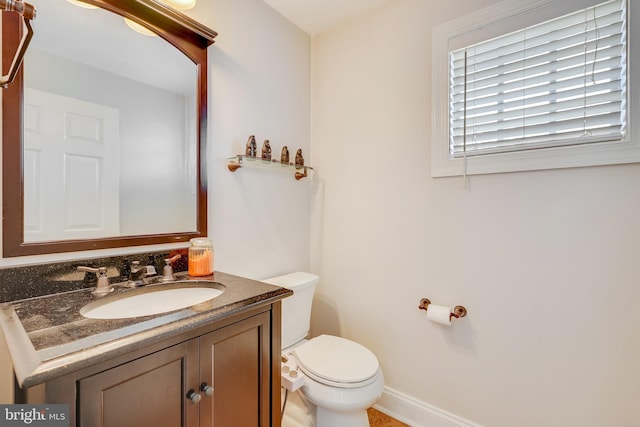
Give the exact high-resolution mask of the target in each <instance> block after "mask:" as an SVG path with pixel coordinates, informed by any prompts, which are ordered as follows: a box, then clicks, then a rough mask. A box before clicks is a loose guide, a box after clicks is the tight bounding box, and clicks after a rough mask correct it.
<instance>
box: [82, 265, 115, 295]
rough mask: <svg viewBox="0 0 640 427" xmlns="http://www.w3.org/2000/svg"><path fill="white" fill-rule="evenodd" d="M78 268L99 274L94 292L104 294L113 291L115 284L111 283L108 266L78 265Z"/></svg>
mask: <svg viewBox="0 0 640 427" xmlns="http://www.w3.org/2000/svg"><path fill="white" fill-rule="evenodd" d="M78 270H79V271H86V272H88V273H94V274H95V275H96V276H98V283H97V284H96V288H95V289H94V290H93V291H92V292H91V293H92V294H94V295H98V296H102V295H106V294H108V293H110V292H113V286H111V284H110V283H109V277H108V276H107V267H98V268H94V267H85V266H78Z"/></svg>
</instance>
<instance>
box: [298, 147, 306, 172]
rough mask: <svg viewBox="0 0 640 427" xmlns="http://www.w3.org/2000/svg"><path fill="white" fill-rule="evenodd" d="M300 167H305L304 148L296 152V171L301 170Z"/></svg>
mask: <svg viewBox="0 0 640 427" xmlns="http://www.w3.org/2000/svg"><path fill="white" fill-rule="evenodd" d="M298 166H304V157H302V148H298V151H296V169H300V168H299V167H298Z"/></svg>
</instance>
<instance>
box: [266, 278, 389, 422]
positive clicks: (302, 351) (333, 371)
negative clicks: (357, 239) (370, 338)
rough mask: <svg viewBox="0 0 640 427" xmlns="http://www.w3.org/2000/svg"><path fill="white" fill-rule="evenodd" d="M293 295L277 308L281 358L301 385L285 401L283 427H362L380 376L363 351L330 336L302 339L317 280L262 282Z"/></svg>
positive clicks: (377, 393) (374, 362)
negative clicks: (292, 366) (296, 373)
mask: <svg viewBox="0 0 640 427" xmlns="http://www.w3.org/2000/svg"><path fill="white" fill-rule="evenodd" d="M264 281H265V282H267V283H271V284H275V285H279V286H283V287H286V288H289V289H291V290H293V292H294V295H293V296H291V297H289V298H287V299H285V300H284V301H283V303H282V344H283V348H284V350H283V355H285V356H286V357H287V358H289V359H293V360H294V361H295V366H296V367H297V369H298V370H299V372H301V373H302V374H303V375H304V383H303V385H302V387H301V388H300V389H299V390H298V391H297V392H296V393H298V394H300V396H297V397H293V396H292V398H288V399H287V406H286V407H285V413H284V416H283V422H282V426H283V427H293V426H296V427H298V426H304V427H309V426H317V427H337V426H340V427H368V426H369V419H368V416H367V411H366V410H367V408H369V407H370V406H371V405H373V404H374V403H375V402H376V401H377V400H378V399H379V398H380V396H381V395H382V392H383V389H384V376H383V374H382V370H381V369H380V366H379V364H378V359H377V358H376V356H375V355H374V354H373V353H372V352H371V351H370V350H369V349H367V348H366V347H365V346H363V345H361V344H359V343H356V342H354V341H351V340H348V339H345V338H341V337H336V336H332V335H320V336H318V337H315V338H311V339H306V337H307V335H308V333H309V325H310V318H311V302H312V299H313V293H314V291H315V287H316V285H317V283H318V276H315V275H313V274H309V273H302V272H297V273H291V274H287V275H284V276H278V277H273V278H271V279H267V280H264Z"/></svg>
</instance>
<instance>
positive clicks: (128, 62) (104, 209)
mask: <svg viewBox="0 0 640 427" xmlns="http://www.w3.org/2000/svg"><path fill="white" fill-rule="evenodd" d="M33 5H34V6H35V7H36V8H37V10H38V34H37V37H34V39H33V41H32V43H31V46H30V48H29V50H28V51H27V54H26V55H25V61H24V64H25V66H24V86H25V111H24V114H25V120H24V125H25V129H24V132H25V148H24V164H23V167H24V171H25V177H24V180H25V201H24V204H25V213H24V218H25V229H24V233H25V241H26V242H39V241H57V240H70V239H84V238H97V237H118V236H130V235H152V234H165V233H181V232H191V231H195V230H196V229H197V220H196V218H197V193H198V188H197V185H196V181H197V156H196V154H197V153H196V145H197V140H196V138H197V124H198V117H197V97H196V89H197V70H196V66H195V64H194V63H193V62H192V61H191V60H190V59H189V58H188V57H186V56H185V55H184V54H183V53H182V52H180V51H179V50H178V49H176V48H175V47H173V46H172V45H171V44H169V43H168V42H166V41H165V40H164V39H162V38H161V37H144V36H142V35H140V34H137V33H135V32H133V31H131V30H130V29H129V28H128V27H126V25H125V24H124V21H123V20H122V17H121V16H119V15H116V14H113V13H111V12H108V11H105V10H103V9H86V8H79V7H76V6H74V5H73V4H71V3H69V2H67V1H66V0H34V1H33ZM30 90H36V91H38V93H45V94H47V95H46V96H47V97H51V98H55V97H60V99H72V100H74V102H76V104H77V105H76V107H77V108H76V107H74V110H73V111H74V113H73V114H76V117H77V120H76V121H75V122H74V123H71V125H72V126H76V128H79V131H80V132H85V133H86V132H88V133H91V132H96V129H100V131H101V132H104V135H98V138H102V137H104V136H106V135H107V134H108V133H110V132H111V130H110V129H117V133H118V134H117V136H116V137H115V138H110V139H109V140H108V141H107V140H106V139H105V140H103V141H102V142H100V143H98V142H95V141H94V142H88V141H85V142H87V144H85V146H84V147H82V150H81V151H77V150H78V148H79V147H78V144H77V141H73V139H74V137H73V136H72V135H71V134H70V133H69V131H68V129H67V130H64V126H65V124H64V123H67V122H68V121H69V117H70V116H69V112H65V113H64V114H62V115H63V116H64V117H65V118H64V119H62V118H61V116H60V115H58V118H57V119H55V120H57V121H58V123H54V124H50V125H46V126H45V128H46V127H51V128H57V129H63V131H62V139H63V141H64V142H61V143H60V144H59V143H58V142H56V143H55V145H58V146H59V147H57V148H55V149H54V148H52V147H53V145H54V144H53V141H54V140H55V139H53V140H52V141H51V142H49V141H47V140H45V139H44V138H42V139H40V140H38V141H35V142H34V141H33V140H32V141H30V139H31V136H27V134H29V133H30V131H29V129H28V126H31V125H33V124H34V123H35V122H34V120H36V119H34V118H33V117H30V115H32V112H30V111H28V109H29V108H30V107H29V105H28V104H30V103H31V104H33V100H32V99H30V98H29V96H28V93H30ZM32 93H33V92H32ZM98 107H99V108H103V109H104V111H105V112H106V111H112V112H116V113H117V114H115V116H116V118H115V119H114V114H111V113H105V114H106V116H104V117H102V116H101V114H103V113H99V114H98V115H97V116H96V115H95V114H94V113H95V112H94V109H95V108H98ZM48 108H49V107H47V109H48ZM47 114H48V113H47ZM43 117H44V116H43ZM91 118H93V119H91ZM94 119H95V121H93V122H92V120H94ZM112 120H115V121H116V122H115V124H113V126H112V124H110V121H112ZM100 121H102V124H98V122H100ZM92 123H93V124H92ZM67 125H68V123H67ZM92 126H93V128H92ZM100 131H98V133H99V132H100ZM85 136H87V135H85ZM69 138H70V139H69ZM76 139H77V138H76ZM89 139H91V138H89ZM103 143H104V145H105V146H104V153H101V154H97V151H96V149H97V147H98V146H99V145H100V144H103ZM111 144H114V146H110V145H111ZM107 145H109V147H107ZM34 147H39V148H38V149H37V150H36V151H34ZM43 147H47V149H46V150H44V149H43ZM41 149H42V150H41ZM39 150H41V151H39ZM47 151H49V152H50V153H53V152H56V153H57V154H56V155H57V160H55V161H51V159H49V160H46V161H44V157H42V158H41V159H40V160H39V159H38V157H41V156H43V155H44V154H45V153H46V152H47ZM106 153H109V154H108V156H112V155H113V159H112V158H111V157H104V156H107V154H106ZM74 156H75V157H74ZM45 173H46V174H47V175H46V177H45V175H44V174H45ZM45 180H46V184H47V185H49V184H50V183H53V182H57V183H62V184H61V185H58V186H57V187H56V188H55V189H46V190H45V187H44V186H43V182H44V181H45ZM116 184H117V188H116V187H114V185H116ZM96 193H97V194H96ZM45 196H46V197H49V198H50V199H56V200H55V201H49V202H45V200H44V197H45ZM61 198H62V199H63V200H60V199H61ZM54 202H55V203H54ZM56 203H57V204H56ZM54 206H58V207H54ZM101 216H103V217H102V218H101ZM48 219H51V221H49V220H48ZM53 222H57V223H60V224H62V226H60V225H56V226H55V227H53V228H52V227H50V226H49V225H48V223H53Z"/></svg>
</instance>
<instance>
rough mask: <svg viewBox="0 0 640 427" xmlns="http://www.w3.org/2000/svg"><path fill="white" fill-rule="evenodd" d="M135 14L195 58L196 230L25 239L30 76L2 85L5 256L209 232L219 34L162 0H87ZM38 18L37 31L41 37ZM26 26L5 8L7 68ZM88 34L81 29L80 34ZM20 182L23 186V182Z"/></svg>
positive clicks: (122, 244)
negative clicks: (213, 50)
mask: <svg viewBox="0 0 640 427" xmlns="http://www.w3.org/2000/svg"><path fill="white" fill-rule="evenodd" d="M82 1H84V2H85V3H89V4H93V5H95V6H98V7H100V8H102V9H105V10H107V11H110V12H113V13H116V14H118V15H121V16H123V17H126V18H129V19H131V20H133V21H135V22H137V23H138V24H141V25H143V26H145V27H147V28H148V29H150V30H152V31H154V32H155V33H156V34H158V35H159V36H160V37H162V38H163V39H165V40H166V41H167V42H169V43H170V44H172V45H173V46H174V47H176V48H177V49H178V50H180V51H181V52H182V53H183V54H184V55H186V56H187V57H188V58H189V59H191V60H192V61H193V62H194V63H195V65H196V68H197V85H198V86H197V114H198V118H199V120H198V129H197V138H196V141H197V147H196V153H197V156H196V161H197V164H198V168H197V180H196V183H197V186H198V196H197V207H196V208H197V217H196V230H195V231H190V232H178V233H168V234H150V235H139V236H135V235H132V236H115V237H105V238H99V239H87V240H84V239H83V240H80V239H79V240H60V241H44V242H28V243H27V242H25V241H24V220H23V218H24V180H23V95H24V78H23V70H22V67H20V70H19V72H18V74H17V76H16V79H15V80H14V81H13V83H11V84H10V85H9V87H8V88H6V89H1V90H2V211H3V221H2V240H3V257H16V256H24V255H39V254H49V253H60V252H76V251H87V250H95V249H109V248H118V247H127V246H143V245H154V244H163V243H179V242H186V241H188V240H189V239H191V238H193V237H202V236H206V235H207V173H206V133H207V93H208V92H207V76H208V74H207V47H209V46H210V45H211V44H213V43H214V38H215V37H216V36H217V33H216V32H215V31H213V30H211V29H209V28H207V27H205V26H203V25H202V24H200V23H198V22H197V21H195V20H193V19H191V18H189V17H188V16H186V15H184V14H182V13H180V12H177V11H175V10H174V9H171V8H169V7H167V6H165V5H164V4H162V3H160V2H159V1H157V0H82ZM37 31H38V28H37V23H36V24H35V25H34V32H35V34H36V36H37V34H38V33H37ZM22 34H23V25H22V21H21V18H20V16H19V15H18V14H17V13H14V12H2V41H3V43H2V49H3V50H2V69H3V70H6V69H8V68H9V67H10V65H11V60H12V59H13V53H14V52H15V49H16V47H17V46H18V45H19V43H20V39H21V38H22ZM81 36H82V35H81V34H79V35H78V37H81ZM17 183H19V185H17Z"/></svg>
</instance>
